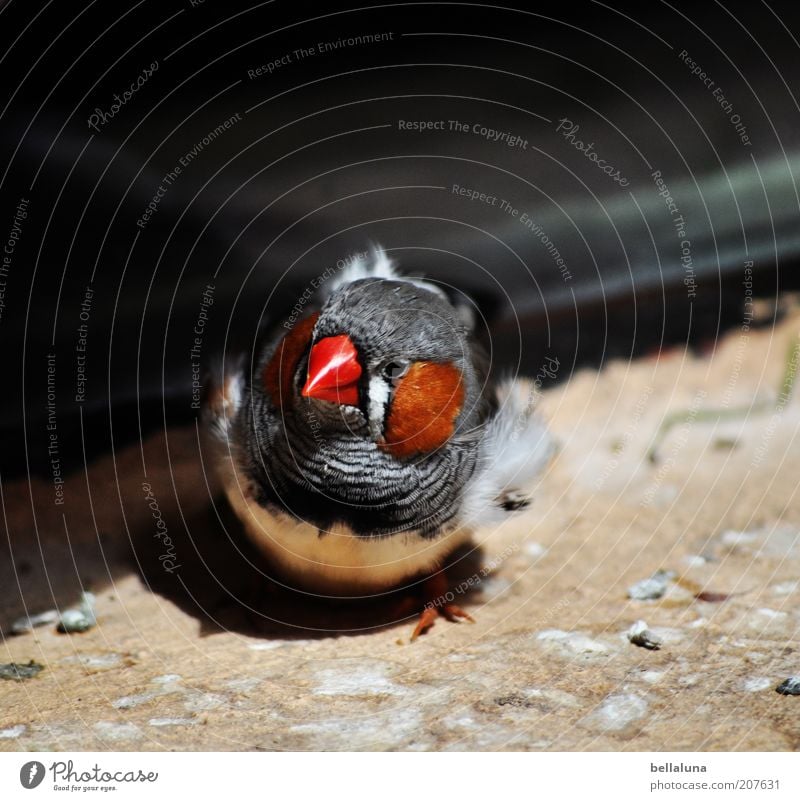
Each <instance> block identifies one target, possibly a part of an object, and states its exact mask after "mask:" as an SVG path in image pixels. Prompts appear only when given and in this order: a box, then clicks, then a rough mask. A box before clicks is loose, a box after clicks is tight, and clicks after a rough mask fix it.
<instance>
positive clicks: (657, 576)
mask: <svg viewBox="0 0 800 801" xmlns="http://www.w3.org/2000/svg"><path fill="white" fill-rule="evenodd" d="M674 578H675V571H674V570H657V571H656V572H655V573H653V575H652V576H651V577H650V578H648V579H642V580H641V581H637V582H636V584H632V585H631V586H630V587H628V598H632V599H633V600H634V601H655V600H656V599H658V598H661V597H662V596H663V595H664V593H665V592H666V591H667V588H668V587H669V584H670V582H671V581H672V579H674Z"/></svg>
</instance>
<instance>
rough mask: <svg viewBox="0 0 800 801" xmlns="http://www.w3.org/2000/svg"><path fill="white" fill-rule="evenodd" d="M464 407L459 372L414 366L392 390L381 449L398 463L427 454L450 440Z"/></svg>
mask: <svg viewBox="0 0 800 801" xmlns="http://www.w3.org/2000/svg"><path fill="white" fill-rule="evenodd" d="M463 404H464V386H463V383H462V381H461V372H460V371H459V370H457V369H456V368H455V367H454V366H453V365H452V364H436V363H434V362H414V363H413V364H412V365H411V367H410V368H409V370H408V372H407V373H406V375H405V376H404V377H403V378H402V379H401V381H400V383H399V384H398V386H397V388H396V389H395V392H394V398H393V399H392V406H391V409H390V411H389V417H388V419H387V421H386V431H385V434H384V440H385V442H384V444H383V445H382V447H383V448H384V450H387V451H389V453H391V454H392V456H395V457H397V458H399V459H403V458H406V457H408V456H413V455H414V454H418V453H430V452H431V451H433V450H435V449H436V448H439V447H441V446H442V445H444V443H445V442H447V440H448V439H450V437H451V436H453V430H454V429H455V422H456V417H458V414H459V412H460V411H461V407H462V406H463Z"/></svg>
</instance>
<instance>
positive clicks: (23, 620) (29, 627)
mask: <svg viewBox="0 0 800 801" xmlns="http://www.w3.org/2000/svg"><path fill="white" fill-rule="evenodd" d="M57 622H58V612H57V611H56V610H55V609H48V610H47V611H46V612H40V613H39V614H38V615H30V616H27V615H26V616H25V617H20V618H18V619H17V620H15V621H14V622H13V623H12V624H11V633H12V634H27V633H28V632H29V631H33V630H34V629H35V628H38V627H39V626H49V625H51V624H53V623H57Z"/></svg>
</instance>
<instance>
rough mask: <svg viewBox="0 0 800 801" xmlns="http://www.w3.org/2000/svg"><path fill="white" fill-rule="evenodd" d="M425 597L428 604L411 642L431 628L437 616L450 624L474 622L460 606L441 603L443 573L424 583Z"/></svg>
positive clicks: (445, 579)
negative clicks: (466, 621)
mask: <svg viewBox="0 0 800 801" xmlns="http://www.w3.org/2000/svg"><path fill="white" fill-rule="evenodd" d="M425 595H426V596H427V598H428V602H427V603H426V605H425V608H424V609H423V610H422V612H421V613H420V616H419V620H418V621H417V625H416V627H415V629H414V632H413V633H412V635H411V642H414V640H416V639H417V637H419V635H420V634H424V633H425V632H426V631H427V630H428V629H429V628H431V627H432V626H433V624H434V623H435V622H436V619H437V618H438V617H439V615H441V616H442V617H443V618H445V619H446V620H449V621H450V622H451V623H456V622H458V620H468V621H469V622H470V623H474V622H475V619H474V618H473V617H472V615H470V614H469V612H465V611H464V610H463V609H462V608H461V607H460V606H457V605H456V604H454V603H450V602H447V603H442V600H443V599H444V596H446V595H447V578H446V577H445V575H444V573H442V572H439V573H436V574H435V575H433V576H431V577H430V578H429V579H428V580H427V581H426V582H425Z"/></svg>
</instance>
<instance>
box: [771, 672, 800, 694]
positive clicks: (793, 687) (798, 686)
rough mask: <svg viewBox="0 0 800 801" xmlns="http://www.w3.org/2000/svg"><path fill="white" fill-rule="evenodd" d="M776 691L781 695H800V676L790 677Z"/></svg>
mask: <svg viewBox="0 0 800 801" xmlns="http://www.w3.org/2000/svg"><path fill="white" fill-rule="evenodd" d="M775 691H776V692H779V693H780V694H781V695H800V676H789V678H788V679H786V680H784V681H782V682H781V683H780V684H779V685H778V686H777V687H776V688H775Z"/></svg>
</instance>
